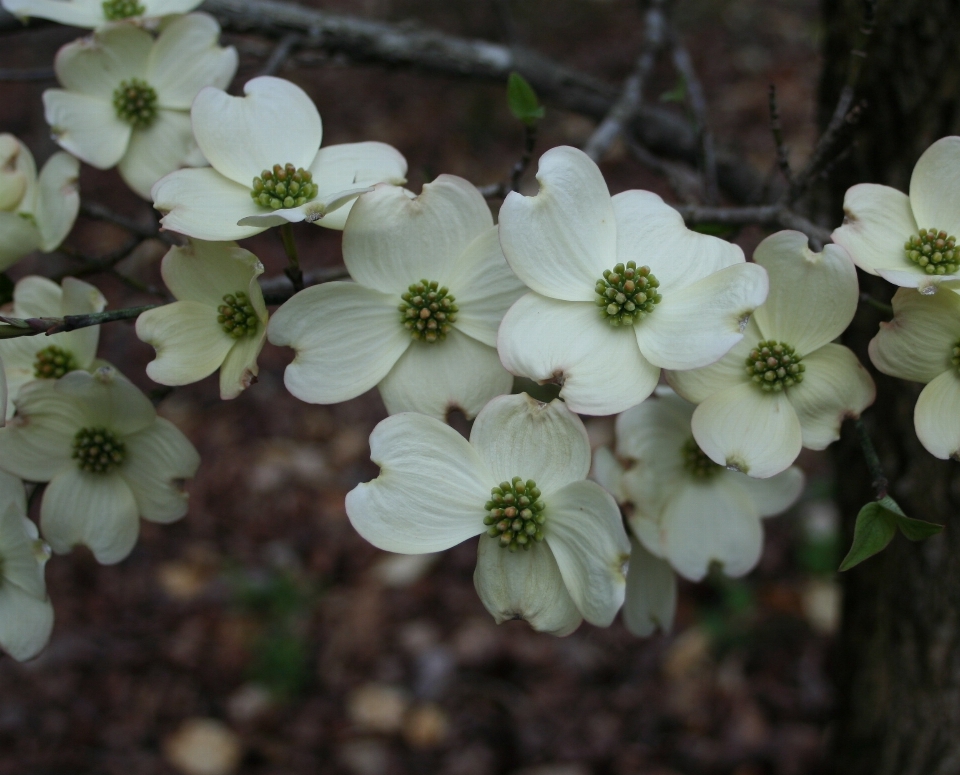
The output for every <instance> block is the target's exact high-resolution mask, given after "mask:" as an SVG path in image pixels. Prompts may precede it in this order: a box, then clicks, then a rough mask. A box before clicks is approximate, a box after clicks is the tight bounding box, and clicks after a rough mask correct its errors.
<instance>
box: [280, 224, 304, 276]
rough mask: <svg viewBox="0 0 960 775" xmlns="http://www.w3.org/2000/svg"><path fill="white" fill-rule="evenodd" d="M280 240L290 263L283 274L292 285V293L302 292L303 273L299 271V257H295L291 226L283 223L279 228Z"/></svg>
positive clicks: (295, 245)
mask: <svg viewBox="0 0 960 775" xmlns="http://www.w3.org/2000/svg"><path fill="white" fill-rule="evenodd" d="M280 239H281V240H283V249H284V251H285V252H286V254H287V260H288V261H289V262H290V266H288V267H287V268H286V269H285V270H284V274H286V276H287V277H289V278H290V282H292V283H293V290H294V291H302V290H303V272H302V271H301V270H300V256H299V255H297V243H296V242H295V241H294V239H293V225H292V224H289V223H285V224H283V226H281V227H280Z"/></svg>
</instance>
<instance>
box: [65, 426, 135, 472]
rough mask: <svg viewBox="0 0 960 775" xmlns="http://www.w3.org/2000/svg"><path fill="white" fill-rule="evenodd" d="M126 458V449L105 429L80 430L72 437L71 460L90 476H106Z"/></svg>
mask: <svg viewBox="0 0 960 775" xmlns="http://www.w3.org/2000/svg"><path fill="white" fill-rule="evenodd" d="M126 456H127V448H126V446H125V445H124V443H123V442H122V441H120V440H119V439H118V438H117V437H116V436H115V435H114V434H113V433H111V432H110V431H108V430H107V429H106V428H81V429H80V430H79V431H77V435H76V436H74V437H73V459H74V460H76V461H77V465H78V466H79V467H80V468H81V469H82V470H84V471H89V472H90V473H91V474H108V473H110V472H111V471H113V469H115V468H116V467H117V466H118V465H120V464H121V463H122V462H123V461H124V459H125V458H126Z"/></svg>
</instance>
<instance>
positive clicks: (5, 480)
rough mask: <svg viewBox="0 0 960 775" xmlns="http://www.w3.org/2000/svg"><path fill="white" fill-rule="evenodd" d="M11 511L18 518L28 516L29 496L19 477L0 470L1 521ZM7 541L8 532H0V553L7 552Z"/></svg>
mask: <svg viewBox="0 0 960 775" xmlns="http://www.w3.org/2000/svg"><path fill="white" fill-rule="evenodd" d="M9 509H13V511H14V512H16V514H17V515H18V517H19V516H23V515H24V514H26V513H27V495H26V491H25V490H24V487H23V482H22V481H21V480H20V478H19V477H17V476H14V475H13V474H8V473H6V472H5V471H2V470H0V521H2V520H3V519H5V515H6V512H7V511H8V510H9ZM6 540H7V534H6V531H4V530H0V551H4V550H5V548H6V546H7V544H6Z"/></svg>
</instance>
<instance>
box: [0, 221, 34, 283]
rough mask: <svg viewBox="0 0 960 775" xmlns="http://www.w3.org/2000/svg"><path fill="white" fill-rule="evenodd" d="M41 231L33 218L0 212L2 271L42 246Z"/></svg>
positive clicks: (0, 264)
mask: <svg viewBox="0 0 960 775" xmlns="http://www.w3.org/2000/svg"><path fill="white" fill-rule="evenodd" d="M40 242H41V239H40V232H39V231H38V230H37V226H36V223H35V222H34V220H33V218H29V217H24V216H22V215H20V214H19V213H0V271H3V270H4V269H6V268H8V267H10V266H13V264H15V263H16V262H17V261H19V260H20V259H21V258H23V257H24V256H26V255H29V254H30V253H32V252H33V251H34V250H37V249H38V248H39V247H40Z"/></svg>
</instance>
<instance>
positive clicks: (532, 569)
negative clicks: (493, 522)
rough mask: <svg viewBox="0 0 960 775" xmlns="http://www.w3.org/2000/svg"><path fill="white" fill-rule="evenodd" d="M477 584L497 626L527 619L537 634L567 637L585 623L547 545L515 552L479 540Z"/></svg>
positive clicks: (475, 574) (491, 540)
mask: <svg viewBox="0 0 960 775" xmlns="http://www.w3.org/2000/svg"><path fill="white" fill-rule="evenodd" d="M473 584H474V586H475V587H476V589H477V594H478V595H479V596H480V600H481V602H483V605H484V607H485V608H486V609H487V610H488V611H489V612H490V613H491V615H492V616H493V618H494V619H495V620H496V622H497V624H503V622H506V621H509V620H511V619H524V620H525V621H526V622H528V623H529V624H530V626H531V627H533V629H535V630H537V631H538V632H546V633H549V634H550V635H557V636H559V637H563V636H565V635H569V634H570V633H571V632H573V631H574V630H576V629H577V627H579V626H580V622H581V621H583V620H582V618H581V616H580V612H579V611H577V607H576V605H574V602H573V600H572V599H571V597H570V593H569V592H567V588H566V587H565V586H564V583H563V577H562V576H561V575H560V569H559V568H558V567H557V561H556V559H554V556H553V552H552V551H551V550H550V547H549V546H548V545H547V544H546V543H541V544H537V543H535V544H533V546H532V547H531V548H530V549H528V550H526V551H518V552H511V551H509V550H507V549H504V548H503V547H501V546H500V545H499V543H498V542H497V541H496V540H494V539H491V538H489V537H488V536H481V537H480V544H479V546H478V547H477V569H476V571H474V574H473Z"/></svg>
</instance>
